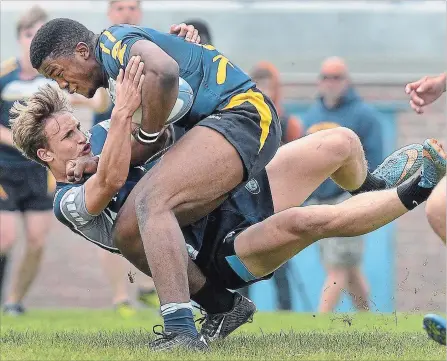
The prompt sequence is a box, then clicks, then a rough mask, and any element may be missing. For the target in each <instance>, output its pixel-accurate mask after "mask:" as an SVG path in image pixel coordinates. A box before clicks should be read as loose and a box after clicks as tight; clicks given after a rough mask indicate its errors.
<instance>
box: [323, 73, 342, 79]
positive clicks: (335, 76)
mask: <svg viewBox="0 0 447 361" xmlns="http://www.w3.org/2000/svg"><path fill="white" fill-rule="evenodd" d="M320 79H322V80H343V79H345V76H344V75H329V74H320Z"/></svg>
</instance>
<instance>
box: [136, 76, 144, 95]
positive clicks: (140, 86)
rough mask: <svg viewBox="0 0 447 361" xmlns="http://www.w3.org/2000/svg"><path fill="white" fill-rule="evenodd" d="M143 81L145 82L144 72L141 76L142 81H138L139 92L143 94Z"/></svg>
mask: <svg viewBox="0 0 447 361" xmlns="http://www.w3.org/2000/svg"><path fill="white" fill-rule="evenodd" d="M143 83H144V74H143V75H141V77H140V82H139V83H138V87H137V91H138V94H141V90H142V89H143Z"/></svg>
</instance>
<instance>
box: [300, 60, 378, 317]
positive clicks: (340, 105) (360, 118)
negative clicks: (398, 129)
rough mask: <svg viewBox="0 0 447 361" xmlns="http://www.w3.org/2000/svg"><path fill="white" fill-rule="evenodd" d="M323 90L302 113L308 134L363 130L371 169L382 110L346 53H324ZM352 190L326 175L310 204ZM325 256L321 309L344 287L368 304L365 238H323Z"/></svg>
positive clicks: (375, 160) (333, 199)
mask: <svg viewBox="0 0 447 361" xmlns="http://www.w3.org/2000/svg"><path fill="white" fill-rule="evenodd" d="M318 91H319V96H318V99H317V100H316V101H315V103H314V104H313V105H312V106H311V107H310V109H309V110H308V111H307V113H306V114H305V115H304V116H303V120H304V121H305V123H306V124H307V125H308V130H307V134H311V133H314V132H317V131H319V130H323V129H328V128H333V127H337V126H343V127H347V128H350V129H352V130H353V131H354V132H355V133H357V135H358V136H359V138H360V140H361V142H362V144H363V147H364V149H365V155H366V159H367V161H368V163H369V169H374V168H375V167H376V166H377V165H378V164H379V163H380V162H381V160H382V149H383V140H382V133H381V128H380V121H379V117H380V115H379V113H378V112H377V111H376V110H375V109H373V108H372V107H371V106H369V105H367V104H366V103H364V101H363V100H362V99H361V98H360V97H359V95H358V94H357V92H356V91H355V89H354V87H353V86H352V84H351V81H350V79H349V74H348V69H347V66H346V64H345V62H344V61H343V59H340V58H337V57H331V58H328V59H326V60H325V61H324V62H323V64H322V66H321V71H320V79H319V82H318ZM348 197H349V195H348V193H347V192H345V191H343V190H342V189H341V188H339V187H338V186H337V185H336V184H335V183H334V182H332V180H330V179H328V180H326V181H325V182H324V183H323V184H322V185H321V186H320V187H319V188H318V189H317V190H316V191H315V192H314V193H313V194H312V195H311V197H310V199H309V201H308V203H309V204H336V203H339V202H341V201H343V200H345V199H346V198H348ZM320 247H321V256H322V261H323V263H324V266H325V268H326V271H327V278H326V281H325V284H324V286H323V291H322V295H321V300H320V311H321V312H329V311H331V310H333V309H334V308H335V306H336V305H337V303H338V300H339V297H340V293H341V291H342V290H346V291H347V292H348V293H349V294H350V295H351V297H352V299H353V303H354V304H355V306H356V307H357V308H358V309H359V310H367V309H368V285H367V281H366V279H365V277H364V275H363V274H362V271H361V269H360V266H361V261H362V255H363V239H362V238H361V237H353V238H331V239H325V240H322V241H320Z"/></svg>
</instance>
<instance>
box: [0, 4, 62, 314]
mask: <svg viewBox="0 0 447 361" xmlns="http://www.w3.org/2000/svg"><path fill="white" fill-rule="evenodd" d="M47 20H48V15H47V13H46V12H45V11H44V10H43V9H42V8H40V7H39V6H33V7H31V8H30V9H28V11H26V13H24V14H23V15H21V17H20V19H19V20H18V22H17V27H16V35H17V43H18V46H19V49H20V54H18V56H17V57H13V58H11V59H8V60H5V61H4V62H2V63H1V66H0V300H1V299H2V297H1V295H2V286H3V281H4V279H5V274H6V272H7V267H6V264H7V259H8V257H9V254H10V252H11V250H12V247H13V245H14V243H15V242H16V240H17V239H18V238H19V235H18V234H17V231H16V229H17V221H18V219H19V218H20V219H21V221H23V224H24V236H25V237H24V238H25V240H26V246H25V251H24V253H23V256H22V257H21V259H20V260H19V265H18V267H11V268H10V269H13V270H14V271H13V272H12V273H13V274H12V282H11V289H10V292H9V294H8V295H7V297H6V300H5V305H4V313H5V314H8V315H14V316H17V315H22V314H23V313H24V312H25V308H24V306H23V304H22V302H23V299H24V297H25V296H26V294H27V293H28V290H29V289H30V287H31V286H32V284H33V282H34V280H35V278H36V276H37V274H38V273H39V268H40V264H41V260H42V256H43V251H44V246H45V243H46V237H47V235H48V232H49V231H50V225H51V220H52V215H51V208H52V195H53V192H54V189H55V182H54V179H53V177H52V176H51V174H49V173H48V171H47V170H46V169H44V168H42V167H39V166H38V165H37V164H36V163H34V162H30V161H29V159H26V158H25V157H23V156H22V155H21V154H20V152H18V151H17V149H15V148H14V146H13V144H12V134H11V130H10V129H9V110H10V109H11V107H12V105H13V104H14V102H15V101H16V100H20V99H24V98H27V97H29V96H31V95H32V94H33V93H35V92H36V91H37V90H38V89H39V86H41V85H44V84H47V83H49V81H48V80H47V79H45V78H44V77H43V76H41V75H40V74H39V73H38V72H37V71H36V70H35V69H33V67H32V65H31V62H30V59H29V52H30V45H31V40H32V38H33V36H34V34H35V33H36V32H37V29H39V27H40V26H42V25H43V24H44V23H45V22H46V21H47Z"/></svg>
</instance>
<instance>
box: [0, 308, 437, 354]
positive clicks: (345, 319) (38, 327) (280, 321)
mask: <svg viewBox="0 0 447 361" xmlns="http://www.w3.org/2000/svg"><path fill="white" fill-rule="evenodd" d="M156 323H160V318H159V317H158V316H157V315H155V314H154V313H153V312H151V311H147V310H145V311H141V312H139V313H138V314H137V315H136V316H135V317H133V318H131V319H122V318H120V317H119V316H118V315H116V314H115V313H114V312H113V311H96V310H63V311H46V310H45V311H44V310H39V311H30V312H29V313H28V314H27V315H25V316H22V317H18V318H14V317H11V316H2V317H1V349H0V354H1V360H260V359H264V360H265V359H269V360H445V348H444V347H442V346H440V345H438V344H436V343H435V342H432V341H431V340H429V339H428V338H427V336H426V334H425V331H424V330H423V329H422V328H421V323H422V315H420V314H397V315H395V314H392V315H380V314H344V315H340V314H337V315H335V314H331V315H312V314H295V313H291V314H288V313H257V314H256V315H255V319H254V322H253V323H252V324H249V325H246V326H244V327H243V328H242V330H240V331H237V332H236V333H235V334H234V335H232V336H230V337H229V338H228V339H227V340H224V341H221V342H218V343H214V344H212V350H211V352H209V353H206V354H199V355H198V354H194V353H186V352H175V353H170V354H166V353H164V354H159V353H157V354H156V353H151V352H150V351H149V350H148V348H147V346H146V345H147V343H148V342H149V341H150V340H152V339H153V338H154V335H153V333H152V326H153V325H154V324H156Z"/></svg>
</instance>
